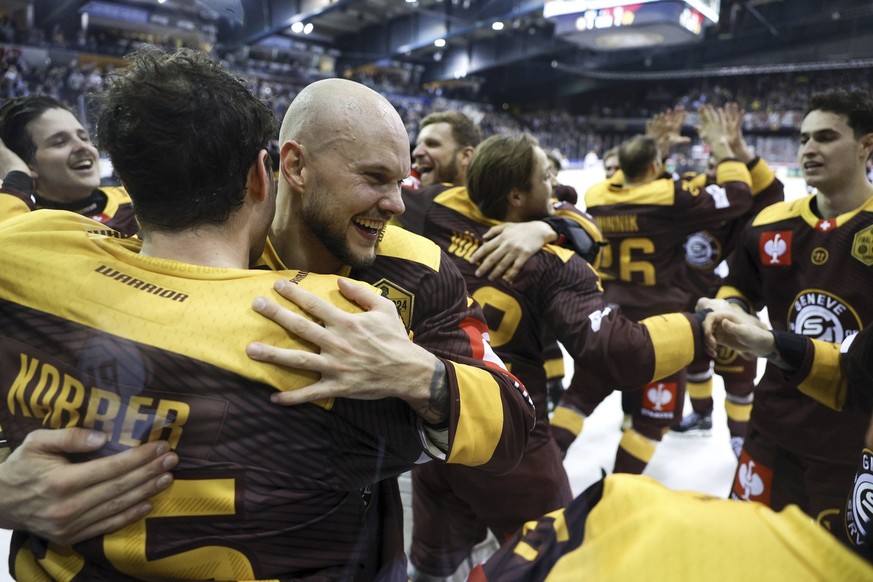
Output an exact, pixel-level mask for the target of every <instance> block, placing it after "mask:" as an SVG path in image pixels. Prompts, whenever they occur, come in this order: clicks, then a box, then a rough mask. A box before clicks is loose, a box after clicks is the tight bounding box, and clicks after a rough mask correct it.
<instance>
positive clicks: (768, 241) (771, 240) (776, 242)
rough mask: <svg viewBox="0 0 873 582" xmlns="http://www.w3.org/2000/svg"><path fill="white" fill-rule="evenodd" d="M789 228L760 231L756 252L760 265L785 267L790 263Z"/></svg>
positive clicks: (791, 233) (790, 232)
mask: <svg viewBox="0 0 873 582" xmlns="http://www.w3.org/2000/svg"><path fill="white" fill-rule="evenodd" d="M793 234H794V233H793V232H792V231H790V230H779V231H768V232H763V233H761V238H760V240H758V253H759V255H760V259H761V265H762V266H764V267H785V266H788V265H790V264H791V237H792V236H793Z"/></svg>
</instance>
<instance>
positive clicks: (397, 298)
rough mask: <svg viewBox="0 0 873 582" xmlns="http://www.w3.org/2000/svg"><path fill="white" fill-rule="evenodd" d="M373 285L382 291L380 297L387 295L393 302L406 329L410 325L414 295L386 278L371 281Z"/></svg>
mask: <svg viewBox="0 0 873 582" xmlns="http://www.w3.org/2000/svg"><path fill="white" fill-rule="evenodd" d="M373 287H375V288H376V289H378V290H379V291H380V292H381V293H382V297H387V298H388V299H390V300H391V301H393V302H394V307H396V308H397V314H398V315H399V316H400V319H401V320H402V321H403V325H405V326H406V329H409V328H410V326H411V325H412V309H413V307H414V305H415V295H414V294H413V293H412V292H411V291H407V290H406V289H404V288H403V287H401V286H400V285H398V284H397V283H394V282H392V281H389V280H388V279H379V280H378V281H376V282H375V283H373Z"/></svg>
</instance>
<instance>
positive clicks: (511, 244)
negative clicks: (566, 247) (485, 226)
mask: <svg viewBox="0 0 873 582" xmlns="http://www.w3.org/2000/svg"><path fill="white" fill-rule="evenodd" d="M557 236H558V235H557V233H556V232H555V231H554V229H552V227H551V226H549V225H548V224H546V223H545V222H542V221H539V220H534V221H531V222H505V223H503V224H498V225H496V226H493V227H491V228H490V229H489V230H488V232H486V233H485V235H484V236H483V238H484V239H485V242H484V243H483V244H482V245H481V246H480V247H479V248H478V249H476V252H474V253H473V254H472V255H471V256H470V260H471V261H472V262H473V264H475V265H479V266H478V267H477V268H476V276H477V277H486V278H487V279H488V280H489V281H494V280H496V279H499V278H503V279H505V280H506V281H512V280H513V279H515V277H516V276H517V275H518V273H519V272H520V271H521V269H522V267H524V264H525V263H527V262H528V261H529V260H530V258H531V257H533V256H534V255H535V254H536V253H537V252H538V251H539V250H540V249H542V248H543V245H545V244H548V243H550V242H553V241H554V240H555V239H556V238H557Z"/></svg>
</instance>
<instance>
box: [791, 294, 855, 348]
mask: <svg viewBox="0 0 873 582" xmlns="http://www.w3.org/2000/svg"><path fill="white" fill-rule="evenodd" d="M860 329H861V319H860V318H859V317H858V314H857V313H855V310H854V309H852V308H851V306H849V305H848V304H846V302H845V301H843V300H842V299H840V298H839V297H837V296H836V295H832V294H831V293H828V292H827V291H822V290H821V289H807V290H805V291H802V292H801V293H799V294H798V295H797V297H795V298H794V301H793V302H792V304H791V308H790V309H789V310H788V330H789V331H793V332H794V333H799V334H802V335H805V336H808V337H811V338H813V339H818V340H822V341H826V342H833V343H841V342H842V341H843V340H844V339H846V338H847V337H849V336H850V335H852V334H855V333H858V331H859V330H860Z"/></svg>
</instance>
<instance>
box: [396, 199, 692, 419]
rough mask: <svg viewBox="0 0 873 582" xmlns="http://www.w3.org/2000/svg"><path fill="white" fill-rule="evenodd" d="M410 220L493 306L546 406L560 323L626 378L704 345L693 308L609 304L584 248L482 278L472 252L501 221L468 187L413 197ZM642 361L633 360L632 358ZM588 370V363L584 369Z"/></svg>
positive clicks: (665, 367)
mask: <svg viewBox="0 0 873 582" xmlns="http://www.w3.org/2000/svg"><path fill="white" fill-rule="evenodd" d="M404 203H405V205H406V212H405V213H404V214H403V215H401V217H400V220H401V222H402V223H403V224H404V225H410V226H411V227H413V228H415V227H416V225H418V226H417V227H418V228H420V229H421V231H420V234H423V235H424V236H426V237H428V238H430V239H431V240H432V241H434V242H436V243H437V244H438V245H439V246H440V247H442V248H443V249H445V250H446V251H447V253H448V255H449V256H450V257H451V258H452V260H453V261H454V263H455V264H456V265H457V267H458V269H460V271H461V273H462V274H463V275H464V278H465V279H466V281H467V287H468V289H469V290H470V292H471V293H472V295H473V298H474V299H476V301H478V302H479V303H480V304H481V305H482V308H483V311H484V313H485V319H486V321H487V322H488V327H489V330H490V336H491V345H492V347H493V348H494V350H495V351H496V352H497V354H498V355H499V356H500V357H501V358H502V359H503V361H504V362H506V364H507V367H508V368H509V370H510V371H511V372H512V373H513V374H515V375H517V376H518V377H519V378H521V380H522V381H523V382H524V383H525V385H526V386H527V388H528V390H529V391H530V392H531V395H532V396H533V398H534V403H535V405H536V407H537V416H538V421H539V422H538V425H539V424H540V423H542V424H544V425H545V423H547V422H548V417H547V415H546V410H547V406H546V391H545V385H546V374H545V371H544V368H543V364H544V361H543V353H544V348H545V347H546V346H545V342H546V338H547V336H546V330H550V331H551V332H552V333H553V334H554V337H556V338H557V339H558V341H560V342H561V343H562V344H563V345H564V347H565V348H566V349H567V351H568V352H569V353H570V355H571V356H572V357H573V358H574V359H575V360H576V362H577V363H579V362H581V363H582V367H583V369H584V370H585V373H586V374H589V375H591V376H592V377H595V378H600V379H602V380H603V381H604V382H607V383H610V384H612V385H617V386H627V387H630V386H638V385H643V384H646V383H648V382H651V381H652V380H653V379H654V378H660V377H663V376H666V375H668V374H670V373H672V372H675V371H676V370H678V369H680V368H682V367H683V366H685V365H687V364H688V363H689V362H690V361H691V358H692V357H693V356H694V354H695V352H696V351H698V350H699V349H700V346H699V333H700V330H699V326H698V325H697V322H696V320H695V319H694V318H693V317H691V316H687V315H683V314H672V315H669V316H659V317H658V318H652V319H650V320H647V321H645V322H642V323H636V322H634V321H631V320H629V319H627V318H625V317H624V316H623V315H621V310H620V309H618V308H615V307H610V306H608V305H607V304H606V303H605V301H604V299H603V293H602V291H601V288H600V283H599V280H598V277H597V273H596V272H595V271H594V269H593V268H591V266H589V265H588V263H586V262H585V261H584V260H583V259H582V258H580V257H579V256H578V255H577V254H576V253H574V252H572V251H570V250H567V249H563V248H559V247H555V246H551V245H547V246H546V247H544V248H543V250H542V251H540V252H538V253H537V254H536V255H534V256H533V257H532V258H531V259H530V260H529V261H528V262H527V263H526V264H525V266H524V267H523V268H522V270H521V271H520V273H519V274H518V276H517V277H516V278H515V280H514V281H513V282H512V284H509V283H507V282H506V281H504V280H502V279H501V280H496V281H488V280H486V279H484V278H479V277H476V275H475V271H476V265H474V264H473V263H471V262H470V256H471V255H472V254H473V252H474V251H475V250H476V249H477V248H478V247H479V245H481V244H482V235H483V234H484V233H485V232H486V231H487V230H488V229H489V228H490V227H491V226H493V225H495V224H498V222H497V221H494V220H491V219H489V218H487V217H485V216H484V215H482V213H481V212H480V211H479V209H478V208H477V207H476V205H475V204H474V203H473V202H472V201H471V200H470V198H469V197H468V195H467V191H466V188H463V187H459V188H450V189H447V187H446V186H434V187H431V188H425V189H422V190H418V191H416V192H411V193H408V194H407V195H406V196H405V197H404ZM628 362H633V365H628ZM577 369H578V368H577Z"/></svg>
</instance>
